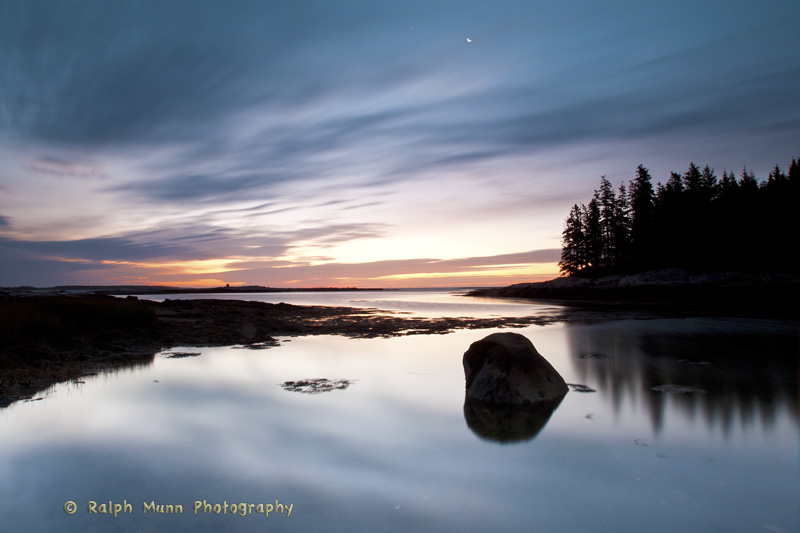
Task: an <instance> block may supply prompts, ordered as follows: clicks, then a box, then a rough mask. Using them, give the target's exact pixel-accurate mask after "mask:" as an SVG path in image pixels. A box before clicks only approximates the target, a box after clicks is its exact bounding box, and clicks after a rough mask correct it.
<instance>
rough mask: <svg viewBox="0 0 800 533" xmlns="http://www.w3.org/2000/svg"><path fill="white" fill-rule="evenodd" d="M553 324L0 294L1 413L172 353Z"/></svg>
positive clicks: (277, 306)
mask: <svg viewBox="0 0 800 533" xmlns="http://www.w3.org/2000/svg"><path fill="white" fill-rule="evenodd" d="M559 319H561V317H557V316H548V317H536V316H532V317H491V318H468V317H461V318H456V317H445V318H427V317H414V316H407V315H404V314H399V313H391V312H388V311H382V310H378V309H363V308H351V307H329V306H303V305H290V304H286V303H279V304H270V303H264V302H254V301H241V300H216V299H198V300H183V299H181V300H166V301H164V302H154V301H149V300H139V299H137V298H136V297H133V296H130V297H128V298H114V297H112V296H100V295H11V294H9V293H4V292H0V408H1V407H5V406H8V405H10V404H11V403H13V402H15V401H18V400H23V399H30V398H32V397H33V396H35V395H36V394H37V393H39V392H40V391H42V390H46V389H47V388H48V387H50V386H52V385H54V384H56V383H59V382H63V381H69V380H73V381H75V380H80V378H81V377H83V376H86V375H91V374H96V373H98V372H102V371H104V370H109V369H114V368H120V367H126V366H131V365H134V366H135V365H141V364H149V363H150V362H152V360H153V357H154V356H155V354H156V353H158V352H161V351H163V350H165V349H169V348H172V347H178V346H183V347H192V346H194V347H201V346H230V345H240V346H243V347H247V348H251V349H263V348H268V347H271V346H275V345H277V344H279V341H278V340H277V339H276V337H285V336H299V335H342V336H346V337H352V338H371V337H392V336H401V335H429V334H444V333H449V332H451V331H453V330H455V329H466V328H474V329H477V328H505V327H522V326H525V325H528V324H534V323H538V324H542V323H548V322H552V321H556V320H559Z"/></svg>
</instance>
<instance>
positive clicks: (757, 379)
mask: <svg viewBox="0 0 800 533" xmlns="http://www.w3.org/2000/svg"><path fill="white" fill-rule="evenodd" d="M567 335H568V342H569V348H570V354H569V355H570V361H571V362H572V364H573V366H574V368H575V371H576V373H577V375H579V376H580V379H581V380H582V381H584V382H586V383H588V384H590V385H591V386H592V387H594V388H596V389H597V390H598V392H600V393H602V394H603V395H604V396H605V397H606V398H610V400H611V402H612V404H613V407H614V411H615V412H616V413H619V412H620V411H621V409H622V406H623V405H624V404H625V403H626V402H633V403H635V405H637V406H640V407H642V408H644V409H646V411H647V412H648V413H649V415H650V420H651V422H652V425H653V428H654V430H655V431H656V432H659V431H661V430H662V429H663V425H664V421H665V416H666V413H667V408H668V407H669V408H670V409H675V410H677V411H679V412H681V413H682V414H683V415H684V416H686V417H687V418H690V419H700V420H702V421H703V422H704V423H705V424H706V425H707V426H708V427H709V428H719V429H721V431H722V433H723V434H725V435H729V434H730V433H731V431H732V430H733V428H734V427H735V426H736V422H737V420H738V421H739V423H740V424H741V426H742V427H743V428H744V429H748V428H750V427H751V426H753V425H761V426H763V427H765V428H769V427H772V426H774V424H775V421H776V419H777V417H778V416H779V415H780V414H781V413H783V412H784V410H786V411H788V412H789V413H791V414H792V418H793V419H794V420H797V418H798V412H799V411H800V409H798V400H799V398H798V357H799V352H798V327H797V324H796V323H790V322H786V321H767V320H752V319H750V320H746V319H710V318H695V319H669V320H667V319H665V320H646V321H618V322H607V323H601V324H592V325H568V326H567ZM667 385H677V386H678V387H667ZM680 389H687V390H689V392H692V391H693V390H694V391H697V392H701V393H695V394H691V393H687V394H676V393H674V392H672V393H670V392H669V391H670V390H672V391H675V390H678V391H679V392H680Z"/></svg>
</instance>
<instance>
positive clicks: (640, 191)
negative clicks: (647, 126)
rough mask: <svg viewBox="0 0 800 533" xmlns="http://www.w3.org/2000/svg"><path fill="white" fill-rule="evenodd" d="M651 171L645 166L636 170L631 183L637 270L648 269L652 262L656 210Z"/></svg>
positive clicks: (633, 249)
mask: <svg viewBox="0 0 800 533" xmlns="http://www.w3.org/2000/svg"><path fill="white" fill-rule="evenodd" d="M654 200H655V194H654V192H653V184H652V178H651V177H650V171H649V170H647V169H646V168H645V167H644V166H643V165H639V166H638V167H637V168H636V177H635V178H634V180H633V181H632V182H631V183H630V209H631V223H630V227H631V253H632V254H633V257H634V258H635V259H634V263H635V265H634V266H635V267H636V268H647V267H649V266H650V265H649V263H650V261H651V258H652V257H651V256H652V251H651V246H650V240H651V239H652V237H653V235H652V229H653V217H654V208H655V202H654Z"/></svg>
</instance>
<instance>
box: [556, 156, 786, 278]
mask: <svg viewBox="0 0 800 533" xmlns="http://www.w3.org/2000/svg"><path fill="white" fill-rule="evenodd" d="M652 181H653V180H652V177H651V176H650V172H649V171H648V169H647V168H645V167H644V166H643V165H639V166H638V168H637V169H636V176H635V178H634V179H633V180H632V181H630V182H629V183H628V186H627V187H626V186H625V184H624V183H623V184H621V185H620V187H619V188H618V190H617V191H615V190H614V187H613V186H612V184H611V182H610V181H609V180H608V179H606V177H605V176H601V178H600V188H599V189H597V190H595V191H594V195H593V197H592V199H591V200H590V201H589V203H588V204H580V205H578V204H575V205H573V206H572V209H571V210H570V213H569V216H568V217H567V219H566V222H565V224H564V230H563V233H562V243H563V244H562V250H561V261H560V262H559V268H560V270H561V272H562V273H564V274H568V275H572V276H579V277H590V278H595V277H600V276H607V275H614V274H629V273H634V272H642V271H646V270H659V269H666V268H681V269H685V270H687V271H689V272H695V273H700V272H720V271H722V272H731V271H735V272H749V273H775V272H781V273H797V272H798V271H800V268H799V265H798V259H797V256H798V254H797V236H798V235H800V231H798V230H800V218H799V217H798V215H797V214H796V209H797V206H798V205H800V160H796V159H794V158H793V159H792V163H791V165H790V167H789V171H788V173H784V172H783V171H782V170H781V169H780V168H779V167H778V165H776V166H775V168H774V169H773V170H772V171H771V172H770V173H769V176H768V178H767V179H766V180H759V179H757V178H756V177H755V176H754V174H753V173H752V172H751V171H749V170H747V168H746V167H745V168H743V169H742V171H741V174H740V175H739V177H738V179H737V177H736V175H735V174H734V172H728V171H727V170H726V171H723V173H722V177H721V178H718V177H717V176H716V175H715V174H714V169H712V168H710V167H709V166H708V165H706V166H705V167H704V168H703V169H700V167H698V166H697V165H695V164H694V163H691V164H690V165H689V168H688V169H687V170H686V172H684V173H683V174H679V173H677V172H672V173H671V175H670V177H669V179H668V180H667V182H666V183H665V184H662V183H661V182H658V183H657V184H656V185H655V186H653V183H652Z"/></svg>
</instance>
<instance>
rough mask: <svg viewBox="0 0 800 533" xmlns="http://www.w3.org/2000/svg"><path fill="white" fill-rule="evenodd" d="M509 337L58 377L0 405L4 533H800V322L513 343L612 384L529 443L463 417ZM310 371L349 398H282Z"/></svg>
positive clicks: (737, 322) (366, 343)
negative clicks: (476, 373)
mask: <svg viewBox="0 0 800 533" xmlns="http://www.w3.org/2000/svg"><path fill="white" fill-rule="evenodd" d="M427 303H430V302H427ZM440 304H441V302H439V303H437V304H436V305H440ZM442 305H444V304H442ZM459 305H463V304H459ZM482 312H485V311H482ZM462 314H463V313H462ZM496 331H499V330H465V331H456V332H454V333H450V334H446V335H425V336H422V335H420V336H409V337H397V338H389V339H357V340H356V339H347V338H342V337H333V336H319V337H295V338H282V339H281V341H282V344H281V346H278V347H273V348H269V349H265V350H249V349H243V348H238V347H220V348H193V347H176V348H174V349H171V350H168V351H167V352H165V353H162V354H157V355H156V357H155V358H154V360H153V361H152V363H151V364H142V365H139V366H134V367H130V368H128V369H125V370H121V371H117V372H115V373H111V374H103V375H99V376H94V377H88V378H85V379H84V380H83V381H84V382H83V383H67V384H61V385H59V386H56V387H54V388H53V389H52V390H50V391H48V392H47V393H45V394H43V395H42V396H41V397H42V398H43V399H41V400H35V401H29V402H22V403H16V404H13V405H11V406H10V407H8V408H6V409H3V410H0V432H1V433H0V434H1V435H2V447H0V480H1V481H0V516H2V518H3V528H4V529H6V528H7V530H9V531H69V530H75V531H78V530H80V531H167V530H170V531H173V530H177V531H264V530H269V531H295V530H298V531H299V530H303V531H411V530H416V531H488V530H501V531H559V532H560V531H615V532H617V531H654V532H660V531H664V532H675V531H704V532H705V531H726V532H727V531H773V532H785V531H792V532H793V531H800V513H799V512H798V505H797V502H798V501H800V466H799V465H800V453H799V450H800V448H799V447H798V442H799V441H800V437H799V435H798V430H799V428H800V424H799V422H798V398H799V397H798V329H797V324H796V323H792V322H787V321H772V320H769V321H768V320H753V319H748V320H744V319H729V318H694V319H674V318H661V319H658V318H655V319H650V320H608V321H604V322H597V323H591V324H576V323H570V324H564V323H557V324H550V325H546V326H530V327H526V328H520V329H514V330H513V331H515V332H518V333H522V334H523V335H526V336H527V337H528V338H529V339H530V340H531V341H532V342H533V344H534V345H535V346H536V348H537V350H538V351H539V352H540V353H541V354H542V355H544V356H545V357H546V358H547V359H548V360H549V361H550V362H551V363H552V364H553V366H554V367H555V368H556V369H557V370H558V371H559V372H560V373H561V374H562V376H563V377H564V379H565V380H566V381H567V382H569V383H575V384H584V385H587V386H588V387H589V388H591V389H594V390H596V392H576V391H571V392H569V393H568V394H567V396H566V397H565V399H564V400H563V401H562V402H561V404H560V405H559V406H558V408H557V409H556V410H555V412H553V413H552V415H551V416H550V418H549V419H546V420H545V423H544V425H543V426H542V427H539V428H536V431H534V432H532V433H533V434H534V436H533V437H530V436H528V435H526V434H524V431H522V432H521V433H520V434H519V435H518V437H519V438H517V439H508V438H500V439H497V438H492V436H491V432H488V433H487V431H485V428H482V427H477V426H476V425H475V424H478V425H480V423H481V422H480V420H478V421H477V422H476V421H475V420H474V419H470V421H469V422H468V420H467V418H466V417H465V410H464V374H463V369H462V366H461V357H462V355H463V353H464V351H465V350H466V349H467V348H468V347H469V345H470V343H472V342H474V341H476V340H479V339H481V338H483V337H484V336H486V335H489V334H490V333H493V332H496ZM177 352H183V353H192V354H197V353H199V355H187V356H184V357H171V356H170V355H171V354H175V353H177ZM316 378H325V379H328V380H332V381H337V380H347V382H348V383H349V385H348V386H346V387H341V388H335V387H334V388H332V390H329V391H327V392H319V393H316V394H309V393H304V392H302V391H292V390H286V389H284V388H283V387H282V386H281V385H282V384H283V383H285V382H288V381H295V382H296V381H298V380H309V379H316ZM470 424H472V426H471V425H470ZM522 429H523V430H524V428H522ZM487 434H488V435H489V436H487ZM67 502H74V503H75V512H74V514H69V513H67V512H66V511H65V504H67ZM92 502H93V503H92ZM195 502H199V507H197V509H196V508H195V506H196V505H197V504H196V503H195ZM117 504H119V508H118V510H117V515H116V516H114V514H113V513H114V510H115V508H117V507H116V506H117ZM92 505H94V506H93V507H91V506H92ZM168 506H171V507H168ZM290 506H291V507H290ZM90 509H94V510H95V511H98V512H96V513H94V512H90ZM103 509H104V510H106V511H111V514H108V513H105V514H103V513H101V512H99V511H100V510H103ZM67 510H71V509H70V508H69V505H68V504H67ZM179 510H182V513H181V512H179ZM154 511H164V513H160V512H154ZM167 511H171V513H168V512H167ZM267 511H269V515H268V516H267ZM217 512H219V514H217Z"/></svg>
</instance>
